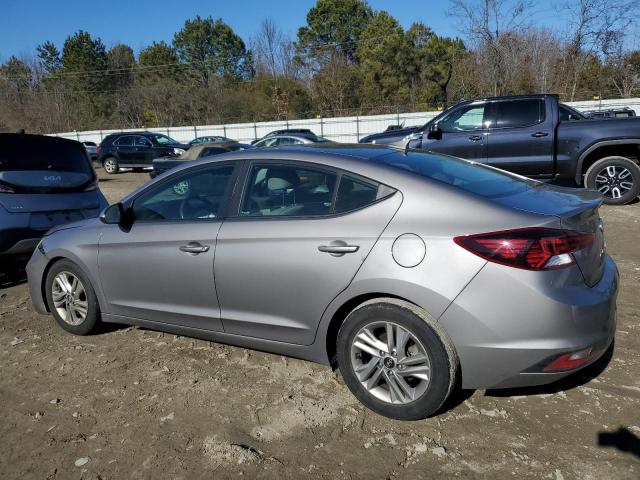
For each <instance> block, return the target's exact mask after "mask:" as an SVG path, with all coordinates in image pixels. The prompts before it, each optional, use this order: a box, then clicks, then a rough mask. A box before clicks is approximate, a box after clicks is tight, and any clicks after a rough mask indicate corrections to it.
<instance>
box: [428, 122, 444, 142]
mask: <svg viewBox="0 0 640 480" xmlns="http://www.w3.org/2000/svg"><path fill="white" fill-rule="evenodd" d="M427 138H428V139H430V140H440V139H441V138H442V130H440V125H438V124H437V123H434V124H432V125H429V132H428V133H427Z"/></svg>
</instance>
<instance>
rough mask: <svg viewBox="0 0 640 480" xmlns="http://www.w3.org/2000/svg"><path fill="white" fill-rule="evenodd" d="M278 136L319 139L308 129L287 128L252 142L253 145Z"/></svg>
mask: <svg viewBox="0 0 640 480" xmlns="http://www.w3.org/2000/svg"><path fill="white" fill-rule="evenodd" d="M278 135H311V136H313V137H317V135H316V134H315V133H313V131H311V130H309V129H308V128H285V129H283V130H274V131H273V132H269V133H267V134H266V135H265V136H264V137H262V138H256V139H255V140H254V141H252V142H251V145H254V144H255V143H258V142H259V141H260V140H264V139H265V138H270V137H275V136H278Z"/></svg>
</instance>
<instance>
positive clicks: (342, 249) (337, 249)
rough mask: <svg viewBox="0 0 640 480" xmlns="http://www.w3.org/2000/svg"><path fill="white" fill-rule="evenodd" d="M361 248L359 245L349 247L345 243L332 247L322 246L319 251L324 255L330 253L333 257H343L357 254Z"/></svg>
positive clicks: (337, 243)
mask: <svg viewBox="0 0 640 480" xmlns="http://www.w3.org/2000/svg"><path fill="white" fill-rule="evenodd" d="M359 248H360V247H359V246H358V245H347V244H346V243H344V242H336V243H335V244H332V245H320V246H319V247H318V250H320V251H321V252H324V253H329V254H331V256H333V257H341V256H343V255H344V254H345V253H354V252H357V251H358V249H359Z"/></svg>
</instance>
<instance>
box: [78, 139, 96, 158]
mask: <svg viewBox="0 0 640 480" xmlns="http://www.w3.org/2000/svg"><path fill="white" fill-rule="evenodd" d="M82 144H83V145H84V148H85V150H86V151H87V155H89V158H90V159H91V160H92V161H93V160H97V159H98V150H97V148H98V145H96V142H82Z"/></svg>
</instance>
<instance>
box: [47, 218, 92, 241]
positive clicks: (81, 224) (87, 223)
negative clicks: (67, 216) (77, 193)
mask: <svg viewBox="0 0 640 480" xmlns="http://www.w3.org/2000/svg"><path fill="white" fill-rule="evenodd" d="M101 223H102V221H101V220H100V219H99V218H85V219H84V220H78V221H75V222H69V223H63V224H61V225H58V226H55V227H53V228H52V229H51V230H48V231H47V233H45V234H44V236H45V237H47V236H49V235H51V234H54V233H56V232H60V231H62V230H69V229H72V228H87V227H96V226H98V225H100V224H101Z"/></svg>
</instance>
